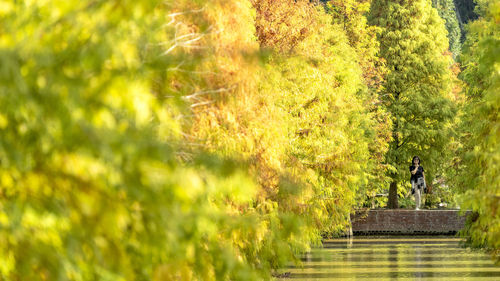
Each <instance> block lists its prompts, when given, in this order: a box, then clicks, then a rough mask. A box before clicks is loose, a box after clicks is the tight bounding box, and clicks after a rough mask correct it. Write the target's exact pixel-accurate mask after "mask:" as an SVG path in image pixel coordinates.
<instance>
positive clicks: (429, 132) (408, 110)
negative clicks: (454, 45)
mask: <svg viewBox="0 0 500 281" xmlns="http://www.w3.org/2000/svg"><path fill="white" fill-rule="evenodd" d="M371 17H372V22H373V24H376V25H378V26H380V27H381V28H383V32H382V33H381V34H380V36H379V38H380V44H381V45H380V46H381V47H380V48H381V51H380V55H381V57H383V58H384V59H385V60H386V65H387V68H388V70H389V73H388V75H387V80H386V81H387V82H386V84H385V91H384V93H383V94H382V95H381V100H382V102H383V103H384V105H385V107H386V108H387V111H389V112H390V113H391V114H392V118H393V124H394V125H393V131H392V137H393V139H392V142H391V144H390V147H389V151H388V153H387V155H386V161H387V163H388V164H390V165H392V166H393V170H392V172H391V176H392V178H393V183H392V184H391V188H390V194H389V196H390V198H389V204H390V205H392V207H396V205H397V203H396V202H397V201H396V200H397V198H396V187H397V182H399V181H401V180H402V179H407V178H408V177H409V171H408V166H409V165H410V162H411V158H412V157H413V156H414V155H419V156H420V158H421V159H423V163H422V164H423V166H424V167H425V168H426V179H427V181H428V182H432V180H433V178H434V175H435V173H436V171H437V170H438V168H439V167H440V166H441V165H443V163H445V162H446V159H444V156H446V154H445V153H444V152H443V148H445V147H446V145H447V143H448V141H449V136H450V129H449V128H450V121H451V120H452V118H453V117H454V114H455V109H454V104H453V103H452V100H451V87H450V86H451V77H452V75H451V71H450V66H451V59H450V57H449V56H447V55H445V52H446V50H447V48H448V44H447V40H446V31H445V29H444V23H443V20H442V19H441V18H439V16H438V15H437V12H436V10H435V9H432V7H431V5H430V2H429V1H424V0H422V1H398V2H394V1H374V2H373V5H372V11H371ZM391 198H392V199H391Z"/></svg>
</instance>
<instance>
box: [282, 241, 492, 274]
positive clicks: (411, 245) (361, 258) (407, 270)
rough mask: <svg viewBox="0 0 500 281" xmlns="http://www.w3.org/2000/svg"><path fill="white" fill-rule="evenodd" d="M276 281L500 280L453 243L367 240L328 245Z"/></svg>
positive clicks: (487, 262) (483, 257) (484, 261)
mask: <svg viewBox="0 0 500 281" xmlns="http://www.w3.org/2000/svg"><path fill="white" fill-rule="evenodd" d="M302 263H303V264H302V266H290V267H288V268H286V269H283V270H282V271H281V272H284V273H287V274H289V275H288V276H287V278H277V280H322V281H326V280H474V281H475V280H500V267H497V266H495V265H494V264H493V262H492V261H491V259H490V257H489V256H488V255H487V254H485V253H483V252H479V251H472V250H470V249H465V248H462V247H461V246H460V239H458V238H456V237H443V236H432V237H422V236H414V237H401V236H392V237H391V236H385V237H381V236H378V237H377V236H371V237H363V238H354V239H351V240H349V239H336V240H326V241H324V243H323V248H319V249H313V250H311V251H310V252H309V253H307V254H305V255H304V256H303V258H302Z"/></svg>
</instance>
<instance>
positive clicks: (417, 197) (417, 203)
mask: <svg viewBox="0 0 500 281" xmlns="http://www.w3.org/2000/svg"><path fill="white" fill-rule="evenodd" d="M411 188H413V189H414V190H415V208H416V209H417V210H418V209H420V189H419V188H418V185H417V183H416V182H414V181H412V182H411Z"/></svg>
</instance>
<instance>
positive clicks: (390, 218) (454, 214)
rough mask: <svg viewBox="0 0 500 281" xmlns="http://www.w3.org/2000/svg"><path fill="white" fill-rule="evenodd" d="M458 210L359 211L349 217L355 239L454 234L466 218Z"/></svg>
mask: <svg viewBox="0 0 500 281" xmlns="http://www.w3.org/2000/svg"><path fill="white" fill-rule="evenodd" d="M460 212H461V211H460V210H418V211H417V210H406V209H393V210H391V209H387V210H368V211H364V210H359V211H358V212H357V213H356V214H355V215H353V216H351V221H352V231H353V234H355V235H356V234H357V235H380V234H392V235H395V234H396V235H398V234H399V235H408V234H454V233H457V232H458V231H459V230H461V229H462V228H463V227H464V225H465V219H466V217H467V216H468V215H469V214H470V211H466V213H465V215H460Z"/></svg>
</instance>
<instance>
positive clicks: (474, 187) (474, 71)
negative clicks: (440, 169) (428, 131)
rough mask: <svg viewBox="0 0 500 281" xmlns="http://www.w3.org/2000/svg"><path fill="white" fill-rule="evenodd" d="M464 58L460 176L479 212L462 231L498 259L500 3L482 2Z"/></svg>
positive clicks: (468, 203)
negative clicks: (463, 107)
mask: <svg viewBox="0 0 500 281" xmlns="http://www.w3.org/2000/svg"><path fill="white" fill-rule="evenodd" d="M477 11H478V13H479V15H480V18H479V19H478V20H476V21H472V22H471V23H470V24H469V25H468V27H467V29H468V36H467V40H466V41H465V43H464V50H463V55H462V56H461V61H462V65H463V66H464V71H463V72H462V74H461V78H462V79H463V80H464V81H465V82H466V83H467V87H466V91H465V93H466V97H467V104H466V107H465V116H464V117H465V118H464V122H463V123H462V128H461V131H462V143H464V147H463V149H462V152H461V154H460V155H461V161H460V162H459V163H458V164H457V169H458V172H457V175H456V176H455V177H454V178H455V179H456V181H455V183H457V185H458V187H459V188H460V190H461V191H462V201H463V205H462V208H467V209H471V210H472V211H473V212H474V213H475V217H474V219H473V220H471V221H469V223H468V224H467V226H466V228H465V229H464V231H463V233H462V234H463V235H464V236H465V237H467V239H468V242H469V244H470V245H471V246H473V247H483V248H486V249H488V250H490V251H491V253H492V256H493V258H494V259H495V261H496V262H497V263H499V262H500V208H499V206H500V197H499V194H500V165H499V163H498V159H499V158H500V126H499V124H500V116H499V112H500V56H499V55H498V54H499V51H500V25H499V24H498V22H499V21H500V2H498V1H492V0H482V1H478V9H477Z"/></svg>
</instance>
